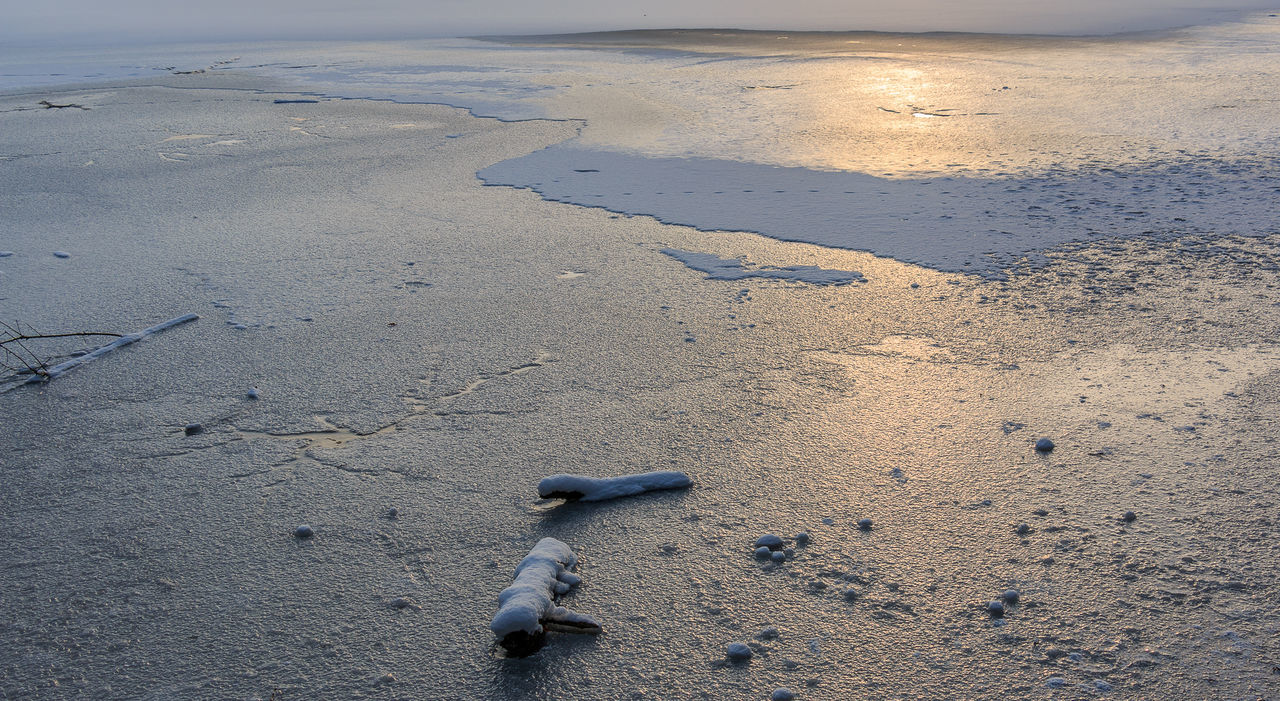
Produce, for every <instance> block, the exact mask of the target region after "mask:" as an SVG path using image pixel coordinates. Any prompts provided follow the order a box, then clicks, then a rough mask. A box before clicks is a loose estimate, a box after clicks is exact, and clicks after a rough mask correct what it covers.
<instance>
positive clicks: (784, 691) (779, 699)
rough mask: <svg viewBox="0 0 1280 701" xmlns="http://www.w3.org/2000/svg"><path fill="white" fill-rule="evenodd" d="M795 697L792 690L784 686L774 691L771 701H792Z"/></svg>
mask: <svg viewBox="0 0 1280 701" xmlns="http://www.w3.org/2000/svg"><path fill="white" fill-rule="evenodd" d="M795 697H796V695H795V694H793V693H791V690H790V689H788V688H787V687H785V686H783V687H778V688H777V689H774V690H773V693H772V694H770V695H769V701H791V700H792V699H794V698H795Z"/></svg>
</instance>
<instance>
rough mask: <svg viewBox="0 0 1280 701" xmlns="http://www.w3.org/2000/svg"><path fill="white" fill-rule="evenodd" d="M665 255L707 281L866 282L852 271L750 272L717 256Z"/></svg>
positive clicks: (813, 268) (669, 250) (667, 251)
mask: <svg viewBox="0 0 1280 701" xmlns="http://www.w3.org/2000/svg"><path fill="white" fill-rule="evenodd" d="M662 252H663V253H665V254H667V255H669V256H671V257H672V258H675V259H676V260H678V261H680V262H681V263H684V264H685V265H686V266H688V267H690V268H692V269H694V270H697V271H700V272H704V273H706V274H707V279H708V280H742V279H744V278H749V277H759V278H769V279H773V280H795V281H797V282H807V283H810V284H813V285H848V284H849V283H851V282H866V278H864V277H863V276H862V273H857V272H854V271H852V270H832V269H827V268H819V267H818V266H816V265H790V266H786V267H782V268H773V267H763V268H747V267H746V266H745V265H743V263H742V261H740V260H738V259H736V258H721V257H719V256H717V255H715V254H714V253H695V252H693V251H682V250H679V249H676V248H664V249H662Z"/></svg>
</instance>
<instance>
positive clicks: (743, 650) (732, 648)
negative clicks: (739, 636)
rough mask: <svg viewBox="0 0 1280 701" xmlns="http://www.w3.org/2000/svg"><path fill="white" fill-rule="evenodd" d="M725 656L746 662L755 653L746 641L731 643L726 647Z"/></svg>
mask: <svg viewBox="0 0 1280 701" xmlns="http://www.w3.org/2000/svg"><path fill="white" fill-rule="evenodd" d="M724 654H725V657H728V658H729V659H731V660H733V661H734V662H744V661H746V660H749V659H751V656H752V655H753V654H755V653H753V652H751V648H750V647H748V646H747V644H746V643H729V647H727V648H725V651H724Z"/></svg>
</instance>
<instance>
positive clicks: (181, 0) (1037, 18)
mask: <svg viewBox="0 0 1280 701" xmlns="http://www.w3.org/2000/svg"><path fill="white" fill-rule="evenodd" d="M1277 8H1280V0H1269V1H1264V0H736V1H733V0H632V1H631V2H625V3H624V2H610V1H609V0H417V1H416V2H415V1H413V0H217V1H214V2H194V1H193V0H43V1H41V0H0V40H4V41H18V42H24V41H26V40H48V39H58V38H63V39H80V38H84V37H90V38H93V39H97V40H113V39H117V40H128V41H134V40H139V39H147V40H151V41H164V40H166V39H193V38H210V39H221V38H261V37H288V38H308V37H314V38H344V37H347V38H370V37H411V36H457V35H467V34H483V33H539V32H541V33H546V32H563V31H586V30H597V29H637V28H670V27H735V28H751V29H790V30H798V29H817V30H851V29H872V30H886V31H986V32H1035V33H1053V34H1079V33H1113V32H1119V31H1131V30H1140V29H1158V28H1165V27H1172V26H1180V25H1186V24H1197V23H1204V22H1206V21H1213V20H1214V19H1215V18H1227V17H1230V16H1231V11H1233V10H1249V9H1251V10H1267V9H1277Z"/></svg>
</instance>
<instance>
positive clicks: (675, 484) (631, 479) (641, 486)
mask: <svg viewBox="0 0 1280 701" xmlns="http://www.w3.org/2000/svg"><path fill="white" fill-rule="evenodd" d="M691 484H693V480H691V479H689V475H686V474H685V473H683V472H676V471H674V470H670V471H663V472H645V473H641V474H638V475H625V476H622V477H610V478H608V479H598V478H595V477H583V476H581V475H552V476H550V477H547V478H544V479H543V480H542V481H541V482H539V483H538V496H540V497H542V498H543V499H577V500H581V501H604V500H606V499H617V498H618V497H629V496H632V495H634V494H643V493H644V492H651V491H654V490H657V489H684V488H685V487H688V486H689V485H691Z"/></svg>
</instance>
